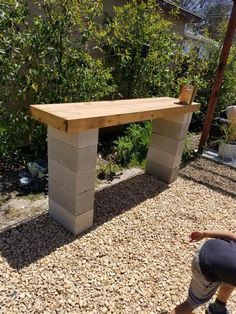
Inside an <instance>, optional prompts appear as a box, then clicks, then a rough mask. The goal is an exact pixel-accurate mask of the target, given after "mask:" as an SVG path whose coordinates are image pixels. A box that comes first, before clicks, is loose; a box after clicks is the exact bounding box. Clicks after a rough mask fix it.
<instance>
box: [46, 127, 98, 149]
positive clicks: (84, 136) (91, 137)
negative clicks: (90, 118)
mask: <svg viewBox="0 0 236 314" xmlns="http://www.w3.org/2000/svg"><path fill="white" fill-rule="evenodd" d="M48 135H49V136H51V137H53V138H56V139H58V140H60V141H62V142H65V143H67V144H69V145H71V146H74V147H76V148H82V147H87V146H95V145H97V143H98V129H92V130H88V131H82V132H79V133H66V132H64V131H61V130H57V129H55V128H53V127H51V126H48Z"/></svg>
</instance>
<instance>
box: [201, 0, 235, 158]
mask: <svg viewBox="0 0 236 314" xmlns="http://www.w3.org/2000/svg"><path fill="white" fill-rule="evenodd" d="M233 1H234V5H233V9H232V12H231V16H230V19H229V24H228V29H227V32H226V36H225V40H224V45H223V48H222V51H221V56H220V62H219V65H218V69H217V72H216V76H215V81H214V84H213V86H212V90H211V96H210V100H209V104H208V110H207V114H206V118H205V122H204V126H203V130H202V136H201V139H200V143H199V147H198V150H199V152H200V153H201V152H202V151H203V148H204V146H205V144H206V142H207V140H208V137H209V133H210V129H211V124H212V120H213V116H214V112H215V108H216V103H217V99H218V95H219V91H220V88H221V84H222V80H223V76H224V70H225V66H226V63H227V60H228V56H229V52H230V48H231V45H232V42H233V37H234V33H235V29H236V0H233Z"/></svg>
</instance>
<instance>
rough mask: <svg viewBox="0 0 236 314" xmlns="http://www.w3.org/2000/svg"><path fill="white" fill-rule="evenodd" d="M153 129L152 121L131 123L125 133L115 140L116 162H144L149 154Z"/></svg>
mask: <svg viewBox="0 0 236 314" xmlns="http://www.w3.org/2000/svg"><path fill="white" fill-rule="evenodd" d="M151 131H152V123H151V121H147V122H142V123H135V124H131V125H129V126H128V127H127V129H126V130H125V132H124V135H123V136H121V137H119V138H118V139H117V140H116V141H114V145H115V152H116V162H117V163H118V164H119V165H121V166H134V165H140V164H142V163H143V162H144V160H145V158H146V155H147V149H148V144H149V140H150V135H151Z"/></svg>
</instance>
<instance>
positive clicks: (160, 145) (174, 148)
mask: <svg viewBox="0 0 236 314" xmlns="http://www.w3.org/2000/svg"><path fill="white" fill-rule="evenodd" d="M149 146H150V147H153V148H155V149H157V150H160V151H163V152H165V153H169V154H172V155H179V154H182V152H183V149H184V140H177V139H172V138H170V137H167V136H163V135H160V134H155V133H152V135H151V139H150V144H149Z"/></svg>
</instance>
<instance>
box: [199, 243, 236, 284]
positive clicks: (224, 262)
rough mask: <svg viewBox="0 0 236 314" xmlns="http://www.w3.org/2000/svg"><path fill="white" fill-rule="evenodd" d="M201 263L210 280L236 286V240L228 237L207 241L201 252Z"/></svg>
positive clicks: (205, 275) (203, 272) (206, 276)
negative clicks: (227, 238)
mask: <svg viewBox="0 0 236 314" xmlns="http://www.w3.org/2000/svg"><path fill="white" fill-rule="evenodd" d="M199 265H200V268H201V271H202V274H203V275H204V277H205V278H206V279H207V280H208V281H210V282H224V283H228V284H231V285H233V286H236V242H234V241H230V240H226V239H212V240H208V241H206V242H205V243H204V244H203V246H202V247H201V249H200V252H199Z"/></svg>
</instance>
